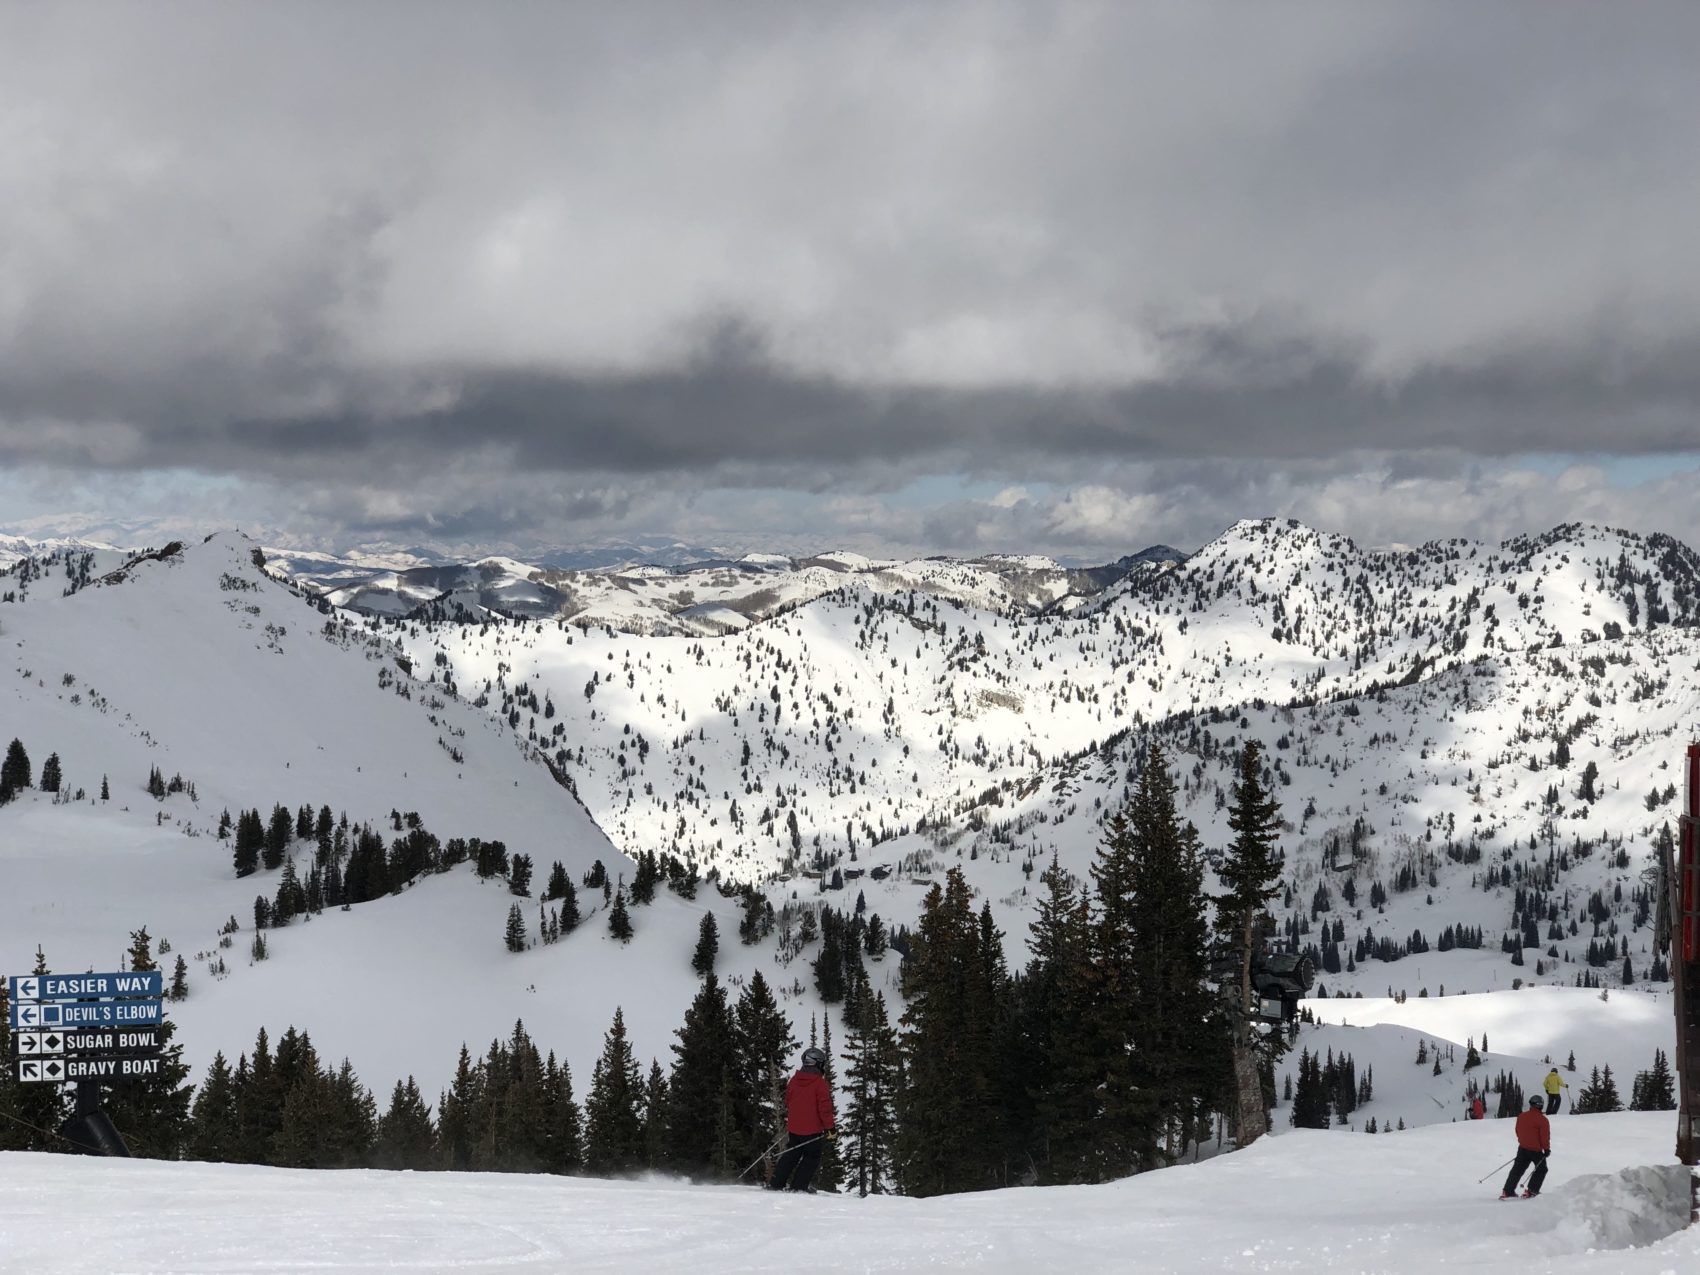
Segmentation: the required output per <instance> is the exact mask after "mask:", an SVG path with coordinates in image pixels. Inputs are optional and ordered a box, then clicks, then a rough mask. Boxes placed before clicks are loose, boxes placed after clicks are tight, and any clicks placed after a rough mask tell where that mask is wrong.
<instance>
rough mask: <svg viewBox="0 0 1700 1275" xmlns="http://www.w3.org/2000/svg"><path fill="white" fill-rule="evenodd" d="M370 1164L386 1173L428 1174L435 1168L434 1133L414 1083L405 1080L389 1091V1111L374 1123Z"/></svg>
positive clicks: (427, 1108)
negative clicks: (402, 1171) (395, 1171)
mask: <svg viewBox="0 0 1700 1275" xmlns="http://www.w3.org/2000/svg"><path fill="white" fill-rule="evenodd" d="M372 1164H374V1166H377V1168H386V1170H428V1168H433V1166H435V1164H437V1129H435V1125H433V1124H432V1119H430V1107H428V1105H427V1103H425V1098H423V1097H422V1095H420V1086H418V1081H415V1080H413V1076H408V1078H406V1081H399V1080H398V1081H396V1088H394V1090H391V1091H389V1107H388V1110H386V1112H384V1114H382V1117H379V1120H377V1137H376V1141H374V1142H372Z"/></svg>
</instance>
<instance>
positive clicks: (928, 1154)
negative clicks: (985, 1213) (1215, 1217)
mask: <svg viewBox="0 0 1700 1275" xmlns="http://www.w3.org/2000/svg"><path fill="white" fill-rule="evenodd" d="M1000 960H1001V954H999V953H984V952H982V950H981V927H980V924H979V922H978V920H977V918H976V917H975V915H974V911H973V909H972V908H971V907H970V896H969V889H968V883H967V881H966V879H965V878H964V877H963V875H962V870H961V869H960V868H952V869H950V870H949V871H948V872H947V873H946V874H945V881H944V885H943V886H942V887H941V886H939V885H938V884H936V883H935V884H934V885H933V887H932V888H931V889H930V890H929V891H928V892H927V896H926V898H925V900H924V901H923V903H922V912H921V919H920V923H919V925H918V927H917V929H916V933H915V934H914V936H913V937H912V938H911V939H910V950H909V955H908V959H907V960H906V961H905V962H904V990H905V992H906V994H907V996H908V999H909V1008H908V1011H907V1012H906V1013H905V1014H904V1016H903V1022H904V1026H905V1029H906V1030H905V1031H904V1033H903V1036H902V1051H903V1078H904V1083H903V1087H902V1089H901V1090H900V1091H899V1094H898V1104H897V1106H898V1136H897V1142H896V1146H895V1148H894V1152H893V1159H894V1169H895V1173H896V1177H897V1180H898V1182H899V1183H900V1184H901V1186H902V1189H903V1190H904V1192H905V1193H906V1194H909V1195H938V1194H942V1193H945V1192H949V1191H964V1190H976V1189H982V1188H985V1187H990V1186H993V1185H997V1184H998V1182H999V1181H1000V1178H1001V1172H1002V1164H1001V1161H1000V1160H999V1159H993V1158H991V1157H990V1156H989V1155H988V1152H990V1153H991V1156H997V1155H998V1154H999V1153H1000V1152H1001V1149H1002V1148H1003V1147H1004V1145H1005V1142H1006V1138H1005V1133H1006V1131H1005V1129H1003V1128H1002V1127H1000V1122H1001V1119H1002V1111H1001V1109H1000V1108H999V1106H998V1103H997V1100H998V1096H999V1090H998V1084H997V1077H998V1074H999V1060H998V1059H997V1057H996V1056H995V1051H996V1048H997V1046H998V1045H999V1044H1000V1043H1001V1040H1000V1027H1001V1024H1000V1023H998V1022H997V1021H996V1018H995V1016H996V1015H997V1014H998V1013H1000V1012H1002V1011H1003V1009H1004V1008H1005V1006H1004V1004H1003V998H1004V997H1005V995H1006V993H1007V988H1006V987H1004V986H1001V985H1000V979H999V975H1000V971H999V967H998V962H999V961H1000Z"/></svg>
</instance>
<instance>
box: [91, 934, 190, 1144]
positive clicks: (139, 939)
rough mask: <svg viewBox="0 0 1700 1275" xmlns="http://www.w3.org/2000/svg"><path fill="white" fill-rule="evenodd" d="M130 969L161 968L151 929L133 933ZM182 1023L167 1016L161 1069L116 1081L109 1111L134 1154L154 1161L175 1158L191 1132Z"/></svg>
mask: <svg viewBox="0 0 1700 1275" xmlns="http://www.w3.org/2000/svg"><path fill="white" fill-rule="evenodd" d="M129 965H130V968H131V969H132V970H134V971H136V972H138V973H147V972H150V971H154V970H157V969H158V968H159V966H157V965H156V964H154V959H153V940H152V938H150V937H149V935H148V932H147V928H146V927H145V926H144V927H143V928H142V929H139V930H133V931H131V933H130V952H129ZM176 1035H177V1024H176V1023H174V1022H172V1021H171V1020H170V1019H169V1018H162V1019H161V1020H160V1025H159V1041H160V1048H159V1060H160V1063H159V1071H158V1072H157V1073H155V1074H154V1075H152V1076H135V1077H131V1078H128V1079H126V1080H125V1081H124V1083H122V1084H118V1085H114V1086H113V1087H112V1089H111V1091H110V1094H109V1095H108V1097H107V1099H106V1103H105V1106H106V1112H107V1114H108V1115H109V1116H111V1117H112V1123H113V1124H114V1125H116V1126H117V1127H118V1130H119V1132H121V1133H122V1134H123V1135H124V1138H125V1141H126V1142H128V1143H129V1144H130V1150H131V1152H132V1154H134V1155H136V1156H140V1157H142V1158H145V1159H149V1160H175V1159H177V1158H178V1157H179V1156H180V1155H181V1153H182V1150H183V1144H184V1142H185V1141H186V1140H187V1138H188V1136H189V1106H190V1103H191V1101H192V1100H193V1098H194V1093H195V1091H194V1086H193V1085H191V1084H190V1083H189V1065H188V1064H187V1063H186V1062H184V1061H183V1046H182V1045H180V1044H178V1043H176V1041H175V1037H176Z"/></svg>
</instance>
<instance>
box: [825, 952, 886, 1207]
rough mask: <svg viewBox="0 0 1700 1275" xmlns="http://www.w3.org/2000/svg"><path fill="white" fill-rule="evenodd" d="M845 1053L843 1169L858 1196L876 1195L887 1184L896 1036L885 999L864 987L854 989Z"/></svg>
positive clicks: (842, 1133)
mask: <svg viewBox="0 0 1700 1275" xmlns="http://www.w3.org/2000/svg"><path fill="white" fill-rule="evenodd" d="M845 1049H846V1053H847V1055H848V1058H849V1064H848V1066H847V1067H846V1068H845V1080H846V1084H845V1086H844V1093H845V1096H846V1101H845V1105H844V1118H843V1119H842V1120H841V1121H839V1125H838V1127H839V1136H840V1137H841V1138H842V1139H843V1152H842V1154H843V1158H844V1165H845V1169H846V1171H847V1173H848V1176H849V1180H850V1181H851V1182H852V1183H854V1184H855V1187H856V1193H857V1194H858V1195H864V1196H865V1195H869V1194H873V1195H880V1194H883V1193H884V1192H885V1191H887V1190H888V1189H889V1188H890V1185H891V1155H892V1146H893V1144H894V1142H895V1140H896V1136H897V1128H896V1106H895V1102H896V1097H897V1090H898V1086H899V1082H900V1079H901V1072H900V1065H899V1051H898V1046H897V1033H896V1032H895V1031H893V1030H892V1027H891V1022H890V1019H889V1018H888V1017H887V1014H886V1007H885V997H884V996H883V995H875V994H874V993H873V992H872V991H871V990H870V988H869V987H868V984H867V983H866V982H863V983H862V984H860V985H859V986H858V988H857V989H856V997H855V999H854V1000H853V1002H852V1004H851V1027H850V1032H849V1035H848V1036H847V1037H846V1040H845Z"/></svg>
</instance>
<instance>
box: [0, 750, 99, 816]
mask: <svg viewBox="0 0 1700 1275" xmlns="http://www.w3.org/2000/svg"><path fill="white" fill-rule="evenodd" d="M32 780H33V781H34V782H32ZM64 786H65V775H64V769H63V767H62V766H61V765H60V762H59V754H58V753H49V754H48V755H47V760H46V761H44V762H42V763H41V776H40V778H39V780H36V779H35V768H34V766H33V765H32V763H31V762H30V755H29V750H28V749H26V748H25V747H24V743H23V741H22V740H21V739H14V740H13V741H12V742H11V743H10V744H8V745H7V746H6V757H5V760H3V761H0V806H4V805H6V804H8V803H9V802H11V801H13V800H15V799H16V798H17V795H18V794H19V793H20V792H22V791H23V790H24V789H25V788H35V789H37V790H38V791H41V792H48V793H52V794H54V795H55V796H56V797H57V796H59V795H60V792H61V790H62V789H63V788H64ZM84 795H85V794H84V792H83V790H82V789H81V788H79V789H77V792H76V794H75V799H76V800H77V801H81V800H83V798H84ZM105 797H106V781H105V780H104V779H102V780H101V798H102V799H103V800H104V799H105Z"/></svg>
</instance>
